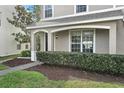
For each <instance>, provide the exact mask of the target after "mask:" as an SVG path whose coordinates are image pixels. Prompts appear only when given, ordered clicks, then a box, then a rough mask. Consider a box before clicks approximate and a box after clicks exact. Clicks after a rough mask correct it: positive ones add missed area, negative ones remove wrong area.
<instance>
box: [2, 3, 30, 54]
mask: <svg viewBox="0 0 124 93" xmlns="http://www.w3.org/2000/svg"><path fill="white" fill-rule="evenodd" d="M14 7H15V6H12V5H1V6H0V56H7V55H12V54H18V53H20V52H21V51H22V50H25V49H26V50H27V49H29V45H28V44H22V45H20V44H18V43H17V42H16V41H15V40H14V36H12V33H18V32H22V31H21V30H20V29H19V28H16V27H14V26H13V25H12V24H10V23H8V21H7V17H8V18H12V12H14V11H15V9H14Z"/></svg>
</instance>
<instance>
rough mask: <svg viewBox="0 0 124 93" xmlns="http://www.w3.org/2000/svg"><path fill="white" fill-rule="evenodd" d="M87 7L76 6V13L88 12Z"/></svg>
mask: <svg viewBox="0 0 124 93" xmlns="http://www.w3.org/2000/svg"><path fill="white" fill-rule="evenodd" d="M86 11H87V6H86V5H76V13H80V12H86Z"/></svg>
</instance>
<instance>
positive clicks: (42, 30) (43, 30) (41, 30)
mask: <svg viewBox="0 0 124 93" xmlns="http://www.w3.org/2000/svg"><path fill="white" fill-rule="evenodd" d="M37 32H45V33H48V31H47V30H45V29H40V30H35V31H34V32H33V33H32V34H33V35H34V34H36V33H37Z"/></svg>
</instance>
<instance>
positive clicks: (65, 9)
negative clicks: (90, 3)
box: [54, 5, 74, 17]
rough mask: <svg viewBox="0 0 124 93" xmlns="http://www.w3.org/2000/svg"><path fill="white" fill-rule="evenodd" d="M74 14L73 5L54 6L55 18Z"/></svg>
mask: <svg viewBox="0 0 124 93" xmlns="http://www.w3.org/2000/svg"><path fill="white" fill-rule="evenodd" d="M72 14H74V6H73V5H55V6H54V16H55V17H57V16H64V15H72Z"/></svg>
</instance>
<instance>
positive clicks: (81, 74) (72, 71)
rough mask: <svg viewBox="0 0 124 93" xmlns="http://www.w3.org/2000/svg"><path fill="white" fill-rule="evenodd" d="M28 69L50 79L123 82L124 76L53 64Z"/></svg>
mask: <svg viewBox="0 0 124 93" xmlns="http://www.w3.org/2000/svg"><path fill="white" fill-rule="evenodd" d="M26 70H28V71H38V72H41V73H43V74H44V75H45V76H47V77H48V78H49V79H50V80H70V79H81V80H93V81H101V82H114V83H123V84H124V77H117V76H111V75H108V74H104V75H103V74H98V73H93V72H92V73H91V72H86V71H81V70H79V69H76V68H71V67H62V66H53V65H47V64H44V65H38V66H34V67H31V68H28V69H26Z"/></svg>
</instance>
